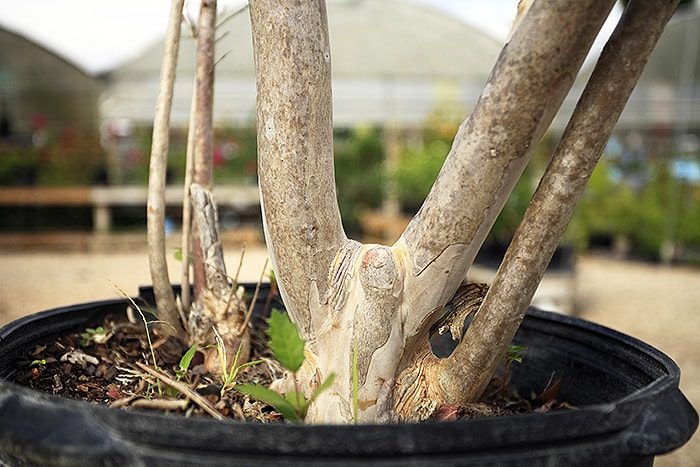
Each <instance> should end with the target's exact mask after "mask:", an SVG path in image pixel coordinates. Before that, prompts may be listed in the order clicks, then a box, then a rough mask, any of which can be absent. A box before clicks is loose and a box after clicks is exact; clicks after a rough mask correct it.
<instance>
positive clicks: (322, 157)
mask: <svg viewBox="0 0 700 467" xmlns="http://www.w3.org/2000/svg"><path fill="white" fill-rule="evenodd" d="M250 16H251V23H252V28H253V46H254V56H255V67H256V85H257V93H258V97H257V108H258V113H257V129H258V174H259V179H260V192H261V195H262V196H261V206H262V209H263V213H264V214H263V222H264V224H265V236H266V240H267V245H268V249H269V253H270V259H271V262H272V266H273V269H274V270H275V272H276V273H277V277H278V280H279V288H280V293H281V294H282V297H283V299H284V302H285V304H286V306H287V311H288V312H289V314H290V316H291V317H292V319H294V321H295V322H296V323H297V324H298V325H299V326H300V327H301V332H302V334H303V335H304V337H307V338H308V337H309V336H310V334H311V330H312V323H311V320H312V316H311V315H312V312H311V310H310V306H313V305H310V298H309V296H310V295H314V296H315V297H317V298H316V299H315V300H316V301H321V302H323V301H325V300H326V299H325V297H326V295H327V294H328V292H329V281H328V269H329V266H330V264H331V262H332V261H333V259H334V257H335V255H336V253H337V252H338V249H339V248H340V247H342V245H344V244H345V243H346V242H347V239H346V237H345V234H344V232H343V228H342V225H341V222H340V212H339V210H338V202H337V200H336V194H335V193H336V192H335V177H334V171H333V120H332V102H331V67H330V43H329V41H328V30H327V19H326V8H325V2H324V1H322V0H310V1H308V2H287V1H279V0H257V1H252V2H250ZM319 314H320V313H319ZM313 319H319V320H321V321H323V316H314V317H313Z"/></svg>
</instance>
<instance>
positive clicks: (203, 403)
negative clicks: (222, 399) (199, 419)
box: [135, 362, 225, 420]
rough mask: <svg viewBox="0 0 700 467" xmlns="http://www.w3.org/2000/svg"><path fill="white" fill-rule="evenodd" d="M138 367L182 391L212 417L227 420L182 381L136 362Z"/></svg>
mask: <svg viewBox="0 0 700 467" xmlns="http://www.w3.org/2000/svg"><path fill="white" fill-rule="evenodd" d="M135 364H136V366H138V367H139V368H140V369H141V370H143V371H145V372H146V373H148V374H149V375H151V376H153V377H154V378H158V379H159V380H161V381H162V382H163V383H165V384H167V385H168V386H170V387H172V388H175V389H177V390H178V391H180V392H181V393H182V394H184V395H185V397H187V398H188V399H189V400H191V401H192V402H194V403H195V404H197V405H198V406H200V407H201V408H202V410H204V411H205V412H206V413H208V414H209V415H211V416H212V417H214V418H215V419H217V420H225V417H224V416H223V415H221V413H220V412H219V411H218V410H216V409H215V408H214V406H212V405H211V403H210V402H209V401H208V400H206V399H205V398H203V397H202V396H200V395H199V394H197V393H196V392H194V391H193V390H192V389H190V388H189V387H188V386H187V385H186V384H184V383H181V382H180V381H177V380H174V379H172V378H171V377H170V376H168V375H166V374H165V373H163V372H162V371H158V370H156V369H154V368H151V367H150V366H148V365H144V364H143V363H141V362H136V363H135Z"/></svg>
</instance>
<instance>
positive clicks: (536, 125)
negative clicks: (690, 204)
mask: <svg viewBox="0 0 700 467" xmlns="http://www.w3.org/2000/svg"><path fill="white" fill-rule="evenodd" d="M613 3H614V1H611V0H607V1H597V0H585V1H576V2H570V1H561V0H560V1H541V2H535V3H534V4H533V5H532V6H531V7H530V9H529V10H528V12H527V14H526V15H525V17H524V18H523V19H522V22H521V23H520V25H519V26H518V27H517V29H516V30H515V32H514V34H513V37H512V40H511V41H510V43H509V44H507V45H506V46H505V48H504V49H503V51H502V52H501V55H500V57H499V59H498V61H497V63H496V66H495V68H494V70H493V72H492V73H491V76H490V78H489V80H488V81H487V83H486V86H485V87H484V90H483V91H482V93H481V97H480V99H479V102H478V103H477V105H476V107H475V109H474V111H473V113H472V115H471V116H470V117H469V118H468V119H467V120H466V121H465V122H464V123H463V124H462V125H461V127H460V129H459V131H458V133H457V135H456V137H455V140H454V143H453V145H452V149H451V151H450V154H449V155H448V157H447V159H446V161H445V164H444V165H443V167H442V170H441V172H440V175H439V176H438V179H437V180H436V182H435V184H434V185H433V188H432V190H431V191H430V194H429V195H428V197H427V199H426V200H425V202H424V204H423V206H422V207H421V209H420V211H419V212H418V214H417V215H416V216H415V217H414V218H413V220H412V221H411V223H410V224H409V226H408V227H407V229H406V232H405V233H404V235H403V239H404V240H405V242H406V244H407V246H408V249H409V251H410V252H411V257H412V258H411V259H412V269H413V270H412V272H413V274H414V275H418V274H420V273H421V272H422V271H423V270H424V269H425V268H426V267H427V266H428V265H429V264H430V263H432V262H433V261H435V260H436V259H437V258H438V257H439V256H440V255H441V254H442V253H443V252H445V250H447V249H448V247H450V246H455V245H462V247H463V248H462V250H463V253H462V254H463V255H464V256H465V257H464V258H463V259H462V260H461V264H460V265H459V267H456V268H453V269H452V270H451V272H450V275H456V276H459V279H458V280H455V281H454V288H456V287H457V285H458V284H459V281H461V278H462V277H463V276H464V274H465V273H466V270H467V269H468V267H469V266H470V264H471V262H472V261H473V258H474V256H475V255H476V252H477V251H478V249H479V247H480V246H481V244H482V242H483V240H484V238H485V237H486V234H487V233H488V231H489V230H490V228H491V226H492V225H493V222H494V221H495V219H496V217H497V215H498V213H499V212H500V211H501V208H502V207H503V204H504V203H505V201H506V199H507V197H508V195H509V194H510V192H511V190H512V188H513V186H514V185H515V182H516V181H517V179H518V177H519V176H520V174H521V173H522V170H523V168H524V167H525V165H526V163H527V161H528V160H529V158H530V156H531V154H532V152H533V151H534V148H535V146H536V144H537V142H538V141H539V139H540V138H541V136H542V134H543V133H544V131H546V129H547V127H548V126H549V124H550V122H551V120H552V118H553V117H554V115H555V113H556V111H557V110H558V108H559V106H560V105H561V102H562V100H563V99H564V97H565V95H566V93H568V91H569V89H570V87H571V85H572V84H573V81H574V78H575V77H576V74H577V72H578V70H579V68H580V66H581V64H582V63H583V60H584V58H585V57H586V54H587V52H588V50H589V48H590V46H591V44H592V43H593V40H594V39H595V36H596V34H597V33H598V31H599V30H600V27H601V26H602V24H603V21H604V20H605V18H606V16H607V15H608V13H609V11H610V9H611V7H612V5H613ZM454 288H453V289H452V290H451V291H449V293H448V294H447V296H448V297H449V296H451V294H452V293H453V292H454Z"/></svg>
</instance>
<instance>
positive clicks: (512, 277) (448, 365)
mask: <svg viewBox="0 0 700 467" xmlns="http://www.w3.org/2000/svg"><path fill="white" fill-rule="evenodd" d="M677 4H678V1H677V0H676V1H673V0H669V1H644V0H633V1H632V2H631V3H630V4H629V6H628V7H627V9H626V10H625V13H624V15H623V16H622V19H621V20H620V23H619V24H618V26H617V28H616V29H615V32H614V34H613V35H612V37H611V38H610V40H609V41H608V44H607V45H606V47H605V49H604V50H603V53H602V55H601V57H600V60H599V61H598V64H597V66H596V68H595V70H594V72H593V75H592V76H591V78H590V80H589V82H588V85H587V86H586V89H585V91H584V93H583V95H582V97H581V99H580V101H579V103H578V105H577V107H576V110H575V111H574V114H573V116H572V118H571V121H570V122H569V124H568V125H567V128H566V130H565V132H564V135H563V137H562V140H561V142H560V143H559V146H558V147H557V150H556V151H555V154H554V157H553V159H552V161H551V162H550V164H549V167H548V168H547V171H546V173H545V175H544V176H543V178H542V181H541V182H540V186H539V187H538V188H537V191H536V192H535V195H534V197H533V199H532V201H531V203H530V206H529V207H528V209H527V211H526V213H525V216H524V218H523V220H522V222H521V224H520V226H519V227H518V230H517V232H516V233H515V237H514V238H513V242H512V243H511V245H510V247H509V248H508V251H507V253H506V256H505V258H504V260H503V263H502V264H501V267H500V268H499V270H498V273H497V274H496V278H495V279H494V282H493V284H492V285H491V288H490V290H489V291H488V293H487V295H486V297H485V299H484V303H483V304H482V306H481V308H480V309H479V312H478V313H477V315H476V317H475V318H474V321H473V323H472V324H471V326H470V327H469V329H468V330H467V334H466V336H465V338H464V341H463V344H461V345H460V346H459V347H458V348H457V350H456V351H455V352H454V353H453V355H452V356H451V357H450V358H449V359H446V361H445V362H443V364H442V368H441V369H442V370H443V371H444V373H443V375H442V377H441V379H442V385H443V387H444V388H445V389H446V390H447V392H448V395H449V396H451V397H454V398H459V399H461V400H454V401H451V402H455V403H459V402H465V401H469V400H474V399H476V398H478V397H479V396H480V395H481V392H482V391H483V389H484V387H485V386H486V384H487V383H488V380H489V378H490V377H491V374H492V373H493V371H494V370H495V368H496V366H497V364H498V361H499V359H500V358H501V357H502V355H503V354H504V353H505V351H506V349H507V346H508V345H509V344H510V342H511V340H512V338H513V336H514V335H515V332H516V331H517V329H518V326H519V325H520V323H521V321H522V319H523V316H524V315H525V311H526V309H527V306H528V304H529V303H530V300H531V299H532V296H533V295H534V293H535V290H536V289H537V285H538V284H539V282H540V280H541V278H542V276H543V274H544V271H545V269H546V268H547V265H548V264H549V261H550V259H551V257H552V254H553V253H554V250H555V249H556V247H557V244H558V243H559V239H560V238H561V236H562V234H563V233H564V230H565V229H566V226H567V224H568V222H569V220H570V218H571V214H572V213H573V210H574V207H575V205H576V202H577V201H578V199H579V197H580V196H581V194H582V193H583V190H584V188H585V186H586V183H587V181H588V179H589V177H590V175H591V173H592V172H593V169H594V168H595V165H596V163H597V161H598V159H599V158H600V155H601V153H602V151H603V148H604V147H605V144H606V142H607V141H608V138H609V137H610V134H611V132H612V129H613V127H614V126H615V123H616V122H617V120H618V118H619V116H620V114H621V113H622V110H623V108H624V106H625V103H626V102H627V99H628V98H629V96H630V94H631V93H632V90H633V89H634V86H635V85H636V83H637V80H638V79H639V76H640V74H641V72H642V70H643V69H644V65H645V64H646V62H647V59H648V57H649V54H650V53H651V51H652V50H653V48H654V46H655V45H656V42H657V40H658V38H659V36H660V35H661V32H662V31H663V28H664V26H665V25H666V23H667V22H668V20H669V18H670V17H671V15H672V14H673V11H674V10H675V8H676V6H677Z"/></svg>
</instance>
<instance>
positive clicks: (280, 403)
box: [236, 384, 301, 422]
mask: <svg viewBox="0 0 700 467" xmlns="http://www.w3.org/2000/svg"><path fill="white" fill-rule="evenodd" d="M236 390H237V391H238V392H240V393H243V394H246V395H248V396H250V397H252V398H254V399H257V400H259V401H262V402H265V403H266V404H270V405H271V406H272V407H274V408H275V410H277V411H278V412H279V413H281V414H282V416H283V417H284V418H285V419H286V420H289V421H291V422H301V418H300V417H299V415H298V414H297V413H296V411H295V410H294V407H293V406H292V404H290V403H289V401H288V400H287V399H285V398H284V397H283V396H282V395H280V394H278V393H276V392H275V391H273V390H272V389H268V388H266V387H263V386H258V385H257V384H239V385H237V386H236Z"/></svg>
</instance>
